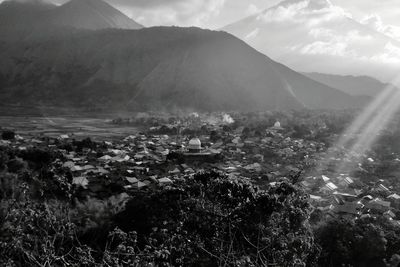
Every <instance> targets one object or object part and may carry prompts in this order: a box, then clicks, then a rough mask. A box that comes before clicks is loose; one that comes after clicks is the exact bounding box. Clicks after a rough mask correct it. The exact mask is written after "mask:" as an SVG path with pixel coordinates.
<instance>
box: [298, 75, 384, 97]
mask: <svg viewBox="0 0 400 267" xmlns="http://www.w3.org/2000/svg"><path fill="white" fill-rule="evenodd" d="M303 74H304V75H306V76H307V77H309V78H311V79H313V80H315V81H318V82H320V83H323V84H326V85H328V86H331V87H334V88H337V89H339V90H341V91H343V92H345V93H347V94H349V95H353V96H371V97H373V96H376V95H378V94H379V93H381V92H382V91H383V90H384V89H385V88H386V87H387V86H388V84H386V83H383V82H381V81H378V80H376V79H374V78H372V77H368V76H351V75H346V76H342V75H333V74H324V73H303Z"/></svg>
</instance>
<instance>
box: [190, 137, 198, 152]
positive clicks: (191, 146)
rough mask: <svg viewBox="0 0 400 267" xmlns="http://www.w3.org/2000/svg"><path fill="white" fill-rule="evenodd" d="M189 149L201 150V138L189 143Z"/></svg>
mask: <svg viewBox="0 0 400 267" xmlns="http://www.w3.org/2000/svg"><path fill="white" fill-rule="evenodd" d="M188 149H190V150H200V149H201V141H200V139H199V138H193V139H191V140H190V141H189V145H188Z"/></svg>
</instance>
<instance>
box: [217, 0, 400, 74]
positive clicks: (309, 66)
mask: <svg viewBox="0 0 400 267" xmlns="http://www.w3.org/2000/svg"><path fill="white" fill-rule="evenodd" d="M223 30H225V31H227V32H229V33H232V34H234V35H235V36H237V37H239V38H241V39H243V40H245V41H246V42H247V43H249V44H250V45H251V46H253V47H254V48H256V49H257V50H259V51H261V52H262V53H265V54H267V55H269V56H271V57H272V58H273V59H275V60H277V61H279V62H282V63H284V64H285V65H288V66H290V67H292V68H294V69H295V70H298V71H303V72H323V73H334V74H341V75H349V74H352V75H368V76H371V77H376V78H378V79H380V80H385V81H390V80H391V79H392V78H393V77H395V76H396V75H397V73H398V69H399V68H400V42H399V41H397V40H394V39H392V38H390V37H388V36H386V35H384V34H382V33H380V32H377V31H375V30H372V29H370V28H368V27H367V26H366V25H363V24H361V23H359V22H357V21H355V20H353V19H352V18H351V15H350V14H348V13H346V11H344V10H343V9H341V8H340V7H338V6H335V5H332V3H331V2H330V1H328V0H288V1H283V2H281V3H279V4H278V5H276V6H273V7H271V8H268V9H266V10H264V11H263V12H261V13H258V14H255V15H253V16H250V17H247V18H245V19H243V20H240V21H238V22H235V23H233V24H231V25H228V26H226V27H225V28H223Z"/></svg>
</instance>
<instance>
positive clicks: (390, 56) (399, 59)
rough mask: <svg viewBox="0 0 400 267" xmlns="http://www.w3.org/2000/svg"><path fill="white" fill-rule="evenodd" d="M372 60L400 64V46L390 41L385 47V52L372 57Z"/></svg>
mask: <svg viewBox="0 0 400 267" xmlns="http://www.w3.org/2000/svg"><path fill="white" fill-rule="evenodd" d="M371 60H374V61H378V62H383V63H386V64H400V47H398V46H395V45H393V44H392V43H391V42H388V43H386V45H385V47H384V52H383V53H381V54H378V55H375V56H373V57H371Z"/></svg>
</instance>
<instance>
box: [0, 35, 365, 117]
mask: <svg viewBox="0 0 400 267" xmlns="http://www.w3.org/2000/svg"><path fill="white" fill-rule="evenodd" d="M0 60H1V62H2V63H3V64H1V66H0V84H1V88H2V90H1V92H0V93H1V97H2V99H6V100H7V101H8V102H10V103H20V104H27V103H29V104H32V103H33V104H37V103H42V104H52V105H57V106H58V105H64V106H87V107H102V108H110V109H111V108H113V109H126V108H129V109H147V108H149V107H156V108H174V107H178V108H182V107H184V108H194V109H199V110H265V109H272V110H283V109H299V108H313V109H320V108H323V109H342V108H348V107H354V106H356V105H358V104H359V102H358V100H357V99H356V98H353V97H349V95H347V94H345V93H343V92H341V91H339V90H337V89H333V88H331V87H328V86H326V85H323V84H321V83H318V82H315V81H313V80H311V79H309V78H307V77H305V76H304V75H301V74H299V73H296V72H294V71H292V70H291V69H289V68H287V67H285V66H283V65H281V64H279V63H277V62H275V61H273V60H271V59H269V58H268V57H266V56H265V55H263V54H260V53H259V52H257V51H256V50H254V49H252V48H251V47H249V46H248V45H247V44H245V43H244V42H243V41H240V40H239V39H237V38H235V37H233V36H232V35H230V34H227V33H224V32H213V31H206V30H200V29H197V28H173V27H172V28H168V27H157V28H149V29H142V30H137V31H128V30H104V31H79V32H75V33H74V32H68V31H65V32H64V33H63V34H60V33H59V32H58V34H53V35H43V36H42V37H40V38H39V37H35V38H31V39H29V38H28V39H25V41H20V42H17V43H13V42H11V41H3V42H1V43H0Z"/></svg>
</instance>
